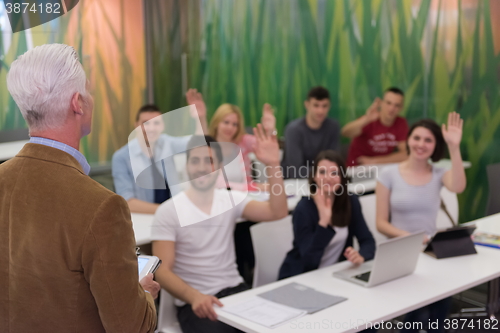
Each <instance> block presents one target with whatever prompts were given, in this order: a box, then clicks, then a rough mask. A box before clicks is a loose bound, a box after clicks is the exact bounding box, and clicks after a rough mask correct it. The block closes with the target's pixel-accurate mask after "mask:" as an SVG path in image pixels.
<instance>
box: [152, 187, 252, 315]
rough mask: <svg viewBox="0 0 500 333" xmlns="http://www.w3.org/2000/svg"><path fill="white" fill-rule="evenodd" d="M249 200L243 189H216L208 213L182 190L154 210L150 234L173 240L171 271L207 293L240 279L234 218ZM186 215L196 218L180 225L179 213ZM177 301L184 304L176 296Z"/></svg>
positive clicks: (238, 282)
mask: <svg viewBox="0 0 500 333" xmlns="http://www.w3.org/2000/svg"><path fill="white" fill-rule="evenodd" d="M250 201H251V200H250V199H249V198H248V197H246V193H241V192H238V191H227V190H225V189H218V190H215V191H214V198H213V202H212V209H211V214H210V215H208V214H206V213H204V212H203V211H201V210H200V209H198V207H196V206H195V205H194V204H193V203H192V202H191V200H190V199H189V198H188V197H187V196H186V194H185V192H181V193H179V194H178V195H176V196H174V197H173V198H171V199H169V200H167V201H165V202H164V203H163V204H161V205H160V207H158V209H157V211H156V214H155V218H154V223H153V227H152V228H153V229H152V235H153V240H159V241H173V242H175V263H174V267H173V272H174V273H175V274H177V275H178V276H179V277H180V278H181V279H182V280H184V282H186V283H187V284H189V285H190V286H191V287H193V288H195V289H197V290H198V291H200V292H201V293H203V294H207V295H215V294H217V293H218V292H219V291H221V290H223V289H225V288H229V287H235V286H237V285H238V284H240V283H242V282H243V279H242V278H241V276H240V275H239V273H238V270H237V266H236V255H235V252H234V234H233V233H234V227H235V224H236V220H237V219H239V218H241V216H242V214H243V210H244V209H245V206H246V205H247V204H248V202H250ZM233 202H234V203H236V205H235V206H233ZM228 207H230V209H228ZM231 207H232V208H231ZM177 212H179V214H177ZM188 216H189V218H192V219H193V221H197V222H196V223H194V224H189V225H186V223H183V225H185V226H181V224H180V222H179V217H181V219H186V218H187V217H188ZM176 304H177V305H183V303H182V302H180V301H179V300H176Z"/></svg>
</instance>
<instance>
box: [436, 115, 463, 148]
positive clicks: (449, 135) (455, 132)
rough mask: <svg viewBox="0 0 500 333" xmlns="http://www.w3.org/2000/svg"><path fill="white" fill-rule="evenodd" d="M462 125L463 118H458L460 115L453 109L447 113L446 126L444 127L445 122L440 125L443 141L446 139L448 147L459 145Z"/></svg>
mask: <svg viewBox="0 0 500 333" xmlns="http://www.w3.org/2000/svg"><path fill="white" fill-rule="evenodd" d="M463 125H464V120H463V119H460V115H459V114H458V113H456V112H455V111H454V112H450V113H449V114H448V128H446V125H445V124H443V125H441V130H442V132H443V138H444V141H446V144H447V145H448V147H449V149H453V148H457V147H459V146H460V141H461V140H462V128H463Z"/></svg>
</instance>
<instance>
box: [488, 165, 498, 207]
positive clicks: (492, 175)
mask: <svg viewBox="0 0 500 333" xmlns="http://www.w3.org/2000/svg"><path fill="white" fill-rule="evenodd" d="M486 173H487V175H488V188H489V192H488V204H487V206H486V215H492V214H496V213H500V163H496V164H490V165H487V166H486Z"/></svg>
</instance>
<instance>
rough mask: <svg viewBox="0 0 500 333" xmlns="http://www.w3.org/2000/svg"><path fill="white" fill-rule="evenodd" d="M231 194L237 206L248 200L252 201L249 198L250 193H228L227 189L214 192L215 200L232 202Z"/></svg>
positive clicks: (233, 191) (232, 191)
mask: <svg viewBox="0 0 500 333" xmlns="http://www.w3.org/2000/svg"><path fill="white" fill-rule="evenodd" d="M229 194H230V195H231V196H232V197H233V200H234V202H235V204H236V205H237V204H239V203H241V202H243V201H245V199H247V198H248V199H250V197H249V196H248V192H245V191H238V190H231V191H228V190H227V189H225V188H217V189H215V190H214V198H215V200H219V201H220V200H224V201H230V200H231V199H230V198H229Z"/></svg>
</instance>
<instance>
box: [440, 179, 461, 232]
mask: <svg viewBox="0 0 500 333" xmlns="http://www.w3.org/2000/svg"><path fill="white" fill-rule="evenodd" d="M441 200H443V202H444V204H445V206H446V209H447V210H448V213H449V214H450V216H451V218H452V219H453V222H454V224H458V199H457V194H456V193H453V192H450V191H449V190H448V189H447V188H446V187H444V186H443V188H442V189H441ZM454 224H453V223H452V222H451V221H450V218H449V217H448V215H446V213H445V212H444V210H443V209H442V208H440V209H439V211H438V215H437V219H436V227H437V229H438V230H439V229H446V228H450V227H453V225H454Z"/></svg>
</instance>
